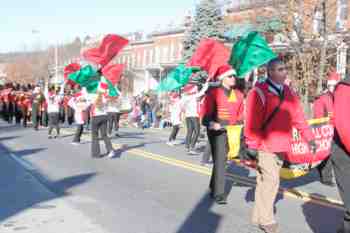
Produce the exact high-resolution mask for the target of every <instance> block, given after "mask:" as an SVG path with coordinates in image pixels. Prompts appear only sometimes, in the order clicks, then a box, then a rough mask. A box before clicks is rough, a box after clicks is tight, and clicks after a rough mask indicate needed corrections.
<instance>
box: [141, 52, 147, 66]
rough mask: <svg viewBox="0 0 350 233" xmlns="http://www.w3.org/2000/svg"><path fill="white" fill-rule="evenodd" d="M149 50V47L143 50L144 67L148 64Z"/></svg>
mask: <svg viewBox="0 0 350 233" xmlns="http://www.w3.org/2000/svg"><path fill="white" fill-rule="evenodd" d="M147 51H148V50H147V49H145V50H143V62H142V64H143V66H144V67H145V66H147V54H148V52H147Z"/></svg>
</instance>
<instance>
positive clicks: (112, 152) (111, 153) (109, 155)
mask: <svg viewBox="0 0 350 233" xmlns="http://www.w3.org/2000/svg"><path fill="white" fill-rule="evenodd" d="M115 156H116V154H115V151H114V150H112V151H110V152H109V153H108V155H107V157H108V158H114V157H115Z"/></svg>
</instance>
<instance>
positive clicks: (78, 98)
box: [68, 89, 90, 145]
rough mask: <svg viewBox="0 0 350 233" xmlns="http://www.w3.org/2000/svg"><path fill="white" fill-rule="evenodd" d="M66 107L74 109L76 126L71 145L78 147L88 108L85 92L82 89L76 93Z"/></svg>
mask: <svg viewBox="0 0 350 233" xmlns="http://www.w3.org/2000/svg"><path fill="white" fill-rule="evenodd" d="M68 106H70V107H71V108H72V109H74V120H75V123H76V124H77V129H76V131H75V135H74V138H73V142H72V143H71V144H72V145H79V143H80V139H81V135H82V134H83V131H84V124H85V122H86V121H87V115H88V112H87V109H88V108H89V106H90V103H89V102H88V99H87V93H86V90H85V89H83V90H81V91H80V92H77V93H76V94H75V95H74V96H73V97H72V98H70V100H69V102H68Z"/></svg>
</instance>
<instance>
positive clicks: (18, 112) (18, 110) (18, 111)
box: [15, 104, 22, 124]
mask: <svg viewBox="0 0 350 233" xmlns="http://www.w3.org/2000/svg"><path fill="white" fill-rule="evenodd" d="M15 119H16V124H21V119H22V111H21V108H20V107H19V106H18V105H17V104H16V105H15Z"/></svg>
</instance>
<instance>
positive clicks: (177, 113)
mask: <svg viewBox="0 0 350 233" xmlns="http://www.w3.org/2000/svg"><path fill="white" fill-rule="evenodd" d="M170 105H171V107H170V109H169V111H170V121H171V124H172V127H173V128H172V130H171V133H170V136H169V140H168V142H167V144H168V145H169V146H174V145H175V140H176V136H177V134H178V132H179V130H180V125H181V100H180V95H179V93H178V92H172V93H170Z"/></svg>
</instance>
